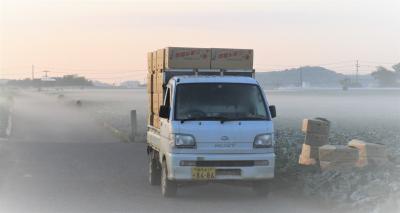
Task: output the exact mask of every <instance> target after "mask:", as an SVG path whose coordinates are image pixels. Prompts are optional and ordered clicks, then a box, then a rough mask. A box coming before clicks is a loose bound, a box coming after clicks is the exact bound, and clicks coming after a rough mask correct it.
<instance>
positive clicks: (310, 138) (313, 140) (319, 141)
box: [304, 133, 329, 147]
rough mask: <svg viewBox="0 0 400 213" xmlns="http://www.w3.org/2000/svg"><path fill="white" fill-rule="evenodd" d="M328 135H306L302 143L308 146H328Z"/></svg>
mask: <svg viewBox="0 0 400 213" xmlns="http://www.w3.org/2000/svg"><path fill="white" fill-rule="evenodd" d="M328 142H329V140H328V135H327V134H315V133H307V134H306V136H305V139H304V143H305V144H307V145H310V146H317V147H320V146H323V145H326V144H328Z"/></svg>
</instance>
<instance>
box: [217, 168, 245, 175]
mask: <svg viewBox="0 0 400 213" xmlns="http://www.w3.org/2000/svg"><path fill="white" fill-rule="evenodd" d="M216 175H217V176H219V175H233V176H240V175H242V171H241V170H240V169H217V170H216Z"/></svg>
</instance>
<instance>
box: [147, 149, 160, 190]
mask: <svg viewBox="0 0 400 213" xmlns="http://www.w3.org/2000/svg"><path fill="white" fill-rule="evenodd" d="M158 164H159V163H158V161H157V159H155V158H154V157H153V155H152V153H150V155H149V183H150V185H152V186H158V185H160V183H161V169H160V167H159V165H158Z"/></svg>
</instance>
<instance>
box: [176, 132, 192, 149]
mask: <svg viewBox="0 0 400 213" xmlns="http://www.w3.org/2000/svg"><path fill="white" fill-rule="evenodd" d="M175 146H176V147H177V148H194V147H195V146H196V141H195V140H194V137H193V136H192V135H185V134H175Z"/></svg>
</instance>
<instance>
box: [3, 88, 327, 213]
mask: <svg viewBox="0 0 400 213" xmlns="http://www.w3.org/2000/svg"><path fill="white" fill-rule="evenodd" d="M13 125H14V128H13V130H14V132H13V134H12V136H11V137H10V138H9V139H8V140H3V141H0V145H1V146H0V212H9V213H13V212H202V213H203V212H248V213H250V212H307V213H310V212H330V211H329V210H327V209H324V208H323V207H321V206H318V204H316V203H315V202H313V201H311V200H308V199H307V198H302V197H301V195H296V194H292V193H291V192H285V191H280V190H277V189H274V190H273V191H272V193H271V195H270V196H269V197H268V198H264V197H258V196H257V195H256V194H255V193H253V191H252V190H250V189H248V188H243V187H234V186H228V185H219V184H211V185H204V186H195V187H187V188H181V189H180V191H179V193H178V197H176V198H172V199H164V198H162V196H161V194H160V190H159V188H158V187H154V186H149V185H148V184H147V163H146V161H147V160H146V152H145V144H144V143H122V142H120V141H119V140H118V139H117V138H115V137H113V136H112V134H110V133H109V132H108V131H107V130H105V129H104V128H103V127H101V126H100V125H98V124H97V123H95V122H94V120H92V118H90V117H89V116H88V115H87V114H86V113H84V112H82V111H80V110H79V109H77V108H75V107H73V106H65V105H63V104H61V103H59V102H58V101H57V100H56V98H55V97H50V96H46V95H42V94H38V93H33V92H23V93H21V95H20V96H18V97H16V98H15V107H14V124H13Z"/></svg>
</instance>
